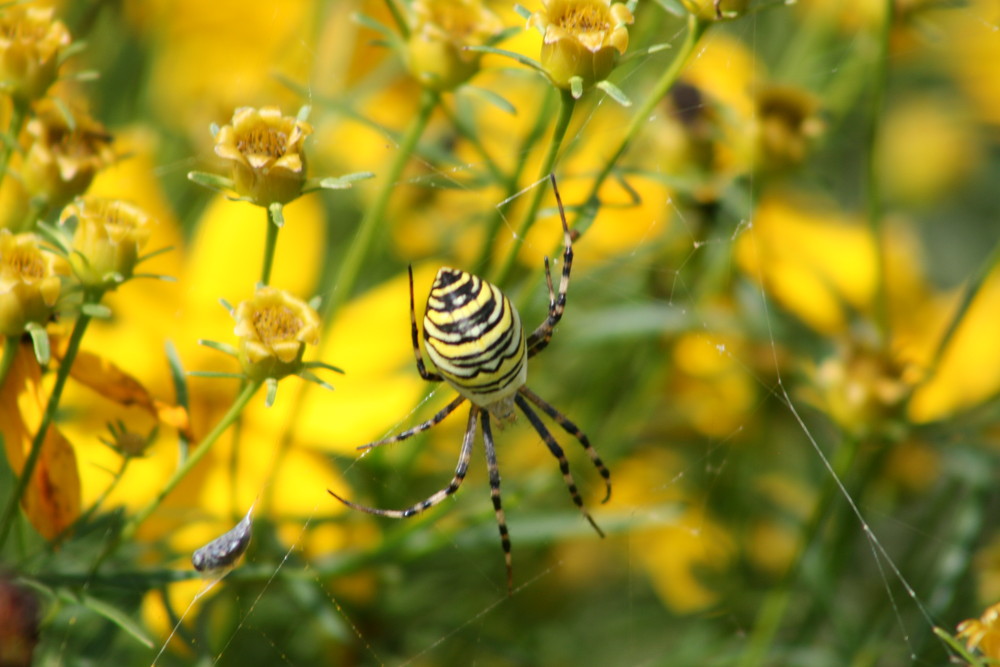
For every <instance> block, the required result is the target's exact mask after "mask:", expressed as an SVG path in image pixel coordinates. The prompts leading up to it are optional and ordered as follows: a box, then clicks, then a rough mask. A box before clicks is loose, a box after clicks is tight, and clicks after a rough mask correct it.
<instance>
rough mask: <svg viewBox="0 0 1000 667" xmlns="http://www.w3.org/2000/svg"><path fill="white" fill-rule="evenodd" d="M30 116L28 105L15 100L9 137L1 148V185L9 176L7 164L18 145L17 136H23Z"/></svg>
mask: <svg viewBox="0 0 1000 667" xmlns="http://www.w3.org/2000/svg"><path fill="white" fill-rule="evenodd" d="M27 115H28V105H27V104H25V103H23V102H18V101H17V100H14V103H13V104H12V105H11V112H10V125H8V126H7V136H6V137H5V140H4V141H3V142H2V143H3V145H2V146H0V183H3V179H4V177H6V176H7V164H8V163H9V162H10V155H11V153H13V152H14V147H15V146H16V145H17V136H18V135H19V134H21V126H22V125H24V119H25V117H26V116H27Z"/></svg>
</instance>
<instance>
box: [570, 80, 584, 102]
mask: <svg viewBox="0 0 1000 667" xmlns="http://www.w3.org/2000/svg"><path fill="white" fill-rule="evenodd" d="M569 92H570V94H571V95H573V99H574V100H578V99H580V98H581V97H583V79H581V78H580V77H578V76H571V77H570V79H569Z"/></svg>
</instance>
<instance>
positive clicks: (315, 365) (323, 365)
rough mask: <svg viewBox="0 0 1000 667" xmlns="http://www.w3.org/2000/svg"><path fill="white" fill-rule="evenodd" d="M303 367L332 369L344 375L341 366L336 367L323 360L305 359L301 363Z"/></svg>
mask: <svg viewBox="0 0 1000 667" xmlns="http://www.w3.org/2000/svg"><path fill="white" fill-rule="evenodd" d="M302 367H303V368H325V369H326V370H328V371H333V372H334V373H340V374H341V375H346V373H345V372H344V370H343V369H342V368H337V367H336V366H333V365H331V364H328V363H326V362H325V361H307V362H305V363H304V364H302Z"/></svg>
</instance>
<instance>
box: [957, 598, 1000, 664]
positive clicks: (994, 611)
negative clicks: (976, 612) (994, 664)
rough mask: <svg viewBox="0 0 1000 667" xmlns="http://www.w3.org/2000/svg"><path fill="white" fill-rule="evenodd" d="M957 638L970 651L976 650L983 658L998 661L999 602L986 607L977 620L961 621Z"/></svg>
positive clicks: (999, 649)
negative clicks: (963, 642)
mask: <svg viewBox="0 0 1000 667" xmlns="http://www.w3.org/2000/svg"><path fill="white" fill-rule="evenodd" d="M958 637H959V639H964V640H965V645H966V647H967V648H968V649H969V650H970V651H974V650H976V649H978V650H979V651H980V652H981V653H982V654H983V655H984V656H985V657H987V658H990V659H992V660H1000V602H998V603H997V604H994V605H992V606H990V607H987V609H986V611H984V612H983V615H982V616H980V617H979V618H970V619H969V620H967V621H962V622H961V623H960V624H959V625H958Z"/></svg>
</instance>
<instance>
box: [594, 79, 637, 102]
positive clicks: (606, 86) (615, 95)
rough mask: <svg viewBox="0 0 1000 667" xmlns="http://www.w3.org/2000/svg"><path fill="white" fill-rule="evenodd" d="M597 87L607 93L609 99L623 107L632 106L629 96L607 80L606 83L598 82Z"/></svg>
mask: <svg viewBox="0 0 1000 667" xmlns="http://www.w3.org/2000/svg"><path fill="white" fill-rule="evenodd" d="M597 87H598V88H600V89H601V90H603V91H604V92H605V93H607V94H608V97H610V98H611V99H613V100H614V101H615V102H617V103H618V104H620V105H622V106H623V107H630V106H632V100H630V99H629V98H628V95H626V94H625V93H623V92H622V89H621V88H619V87H618V86H616V85H615V84H613V83H611V82H610V81H608V80H607V79H605V80H604V81H598V82H597Z"/></svg>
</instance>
